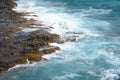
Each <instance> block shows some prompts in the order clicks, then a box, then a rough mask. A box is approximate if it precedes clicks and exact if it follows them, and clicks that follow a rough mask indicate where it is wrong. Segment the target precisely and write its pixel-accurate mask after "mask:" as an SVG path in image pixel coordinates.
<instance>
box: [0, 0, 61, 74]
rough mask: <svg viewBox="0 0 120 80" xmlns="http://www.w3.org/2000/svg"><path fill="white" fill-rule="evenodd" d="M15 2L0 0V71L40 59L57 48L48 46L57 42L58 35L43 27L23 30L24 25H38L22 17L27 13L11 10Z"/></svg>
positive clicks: (57, 48)
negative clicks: (34, 29) (27, 30)
mask: <svg viewBox="0 0 120 80" xmlns="http://www.w3.org/2000/svg"><path fill="white" fill-rule="evenodd" d="M16 6H17V4H16V3H15V2H14V1H13V0H0V72H2V71H6V70H8V69H9V68H11V67H13V66H15V65H16V64H24V63H27V59H28V60H29V61H30V62H31V63H32V62H35V61H40V60H41V59H42V55H44V54H49V53H52V52H54V51H56V50H59V47H55V46H50V45H49V43H52V42H57V41H58V38H59V35H57V34H51V33H49V32H47V31H46V30H45V29H43V28H41V29H40V30H36V31H31V32H23V31H22V29H23V28H25V27H28V28H30V27H31V26H32V25H36V26H38V25H39V26H40V25H41V24H40V23H39V24H38V23H36V22H35V20H32V19H31V20H27V19H25V18H23V16H24V15H26V14H28V13H18V12H15V11H13V10H12V8H14V7H16Z"/></svg>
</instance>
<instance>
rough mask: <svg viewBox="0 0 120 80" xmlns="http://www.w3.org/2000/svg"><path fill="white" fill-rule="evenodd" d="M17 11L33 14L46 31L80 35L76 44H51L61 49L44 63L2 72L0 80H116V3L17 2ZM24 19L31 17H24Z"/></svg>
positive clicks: (119, 62) (119, 41) (119, 47)
mask: <svg viewBox="0 0 120 80" xmlns="http://www.w3.org/2000/svg"><path fill="white" fill-rule="evenodd" d="M17 3H18V7H17V8H16V9H15V10H17V11H18V12H24V11H25V12H33V14H36V15H38V17H33V18H34V19H36V20H38V21H40V22H42V23H43V24H44V25H46V26H48V27H49V26H52V27H54V29H51V31H50V32H52V33H57V34H59V35H61V36H65V33H66V32H68V31H71V32H77V33H81V34H80V35H79V36H81V35H82V36H83V37H82V38H80V39H78V40H77V41H76V42H66V43H64V44H56V43H53V44H51V45H56V46H59V47H60V48H61V51H57V52H55V53H53V54H49V55H45V56H43V58H46V59H48V60H47V61H40V62H38V63H35V64H31V65H30V64H27V66H22V67H18V68H16V67H15V68H16V69H13V70H11V71H8V72H5V73H2V74H1V75H0V80H119V79H120V78H119V76H120V15H119V13H120V1H119V0H20V1H18V2H17ZM26 18H31V17H27V16H26Z"/></svg>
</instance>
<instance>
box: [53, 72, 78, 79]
mask: <svg viewBox="0 0 120 80" xmlns="http://www.w3.org/2000/svg"><path fill="white" fill-rule="evenodd" d="M75 77H80V75H78V74H76V73H69V74H65V75H63V76H57V77H55V78H54V79H53V80H69V78H71V79H73V78H75Z"/></svg>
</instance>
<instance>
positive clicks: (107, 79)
mask: <svg viewBox="0 0 120 80" xmlns="http://www.w3.org/2000/svg"><path fill="white" fill-rule="evenodd" d="M118 74H120V70H119V69H116V70H115V69H108V70H104V71H103V72H102V73H101V79H100V80H117V79H119V75H118Z"/></svg>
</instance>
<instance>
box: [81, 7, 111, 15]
mask: <svg viewBox="0 0 120 80" xmlns="http://www.w3.org/2000/svg"><path fill="white" fill-rule="evenodd" d="M80 11H81V13H82V14H84V16H89V15H96V14H97V15H103V14H110V13H111V12H112V10H105V9H95V8H93V7H89V9H82V10H80Z"/></svg>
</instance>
